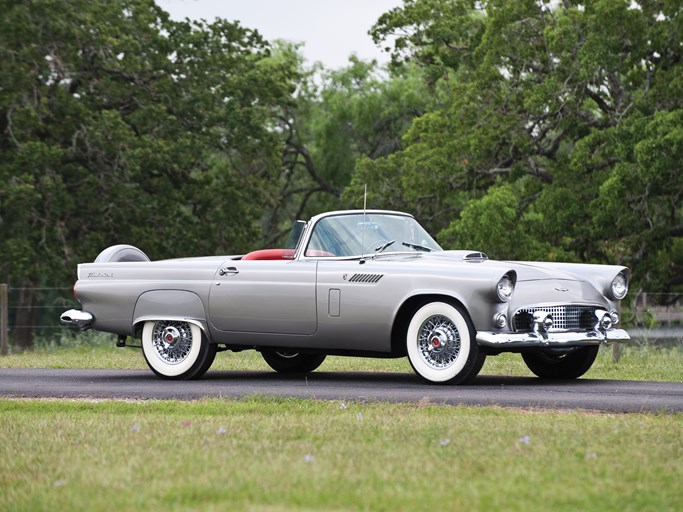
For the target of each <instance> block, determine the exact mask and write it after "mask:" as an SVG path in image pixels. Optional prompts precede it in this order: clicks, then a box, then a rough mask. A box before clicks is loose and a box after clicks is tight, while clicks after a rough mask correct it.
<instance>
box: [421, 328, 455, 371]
mask: <svg viewBox="0 0 683 512" xmlns="http://www.w3.org/2000/svg"><path fill="white" fill-rule="evenodd" d="M417 345H418V348H419V350H420V355H421V357H422V360H423V361H424V362H425V363H427V365H428V366H430V367H431V368H434V369H437V370H441V369H444V368H447V367H449V366H450V365H452V364H453V363H454V362H455V360H456V359H457V358H458V355H459V354H460V333H459V332H458V328H457V327H456V326H455V324H454V323H453V322H452V321H451V320H450V319H449V318H447V317H445V316H443V315H434V316H431V317H429V318H428V319H427V320H425V322H424V323H423V324H422V326H421V327H420V330H419V334H418V339H417Z"/></svg>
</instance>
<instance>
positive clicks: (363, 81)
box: [267, 48, 433, 243]
mask: <svg viewBox="0 0 683 512" xmlns="http://www.w3.org/2000/svg"><path fill="white" fill-rule="evenodd" d="M284 50H285V51H288V52H292V51H293V49H292V48H284ZM299 68H300V69H303V64H302V63H301V61H300V62H299ZM302 77H303V80H302V81H301V82H300V83H299V87H298V89H297V94H296V99H295V103H294V104H293V105H291V106H290V107H289V108H288V109H286V111H285V112H284V113H283V116H282V117H281V118H280V131H281V133H282V136H283V149H282V167H281V173H280V179H279V182H278V185H279V191H278V194H277V195H276V196H275V197H274V198H273V201H272V203H271V214H270V216H269V221H268V223H267V226H268V227H267V232H268V233H270V234H271V237H270V239H269V241H268V242H267V243H275V240H278V239H281V238H282V236H283V235H284V234H285V233H286V232H288V228H289V226H290V225H291V221H292V219H294V218H301V217H306V216H310V215H312V214H316V213H320V212H321V211H325V210H330V209H339V208H347V207H351V206H353V205H355V206H358V205H359V204H362V197H363V196H362V194H361V195H359V196H357V197H342V192H343V191H344V189H345V188H346V186H347V185H348V183H349V181H350V179H351V175H352V173H353V169H354V167H355V165H356V161H357V160H358V159H359V158H371V159H375V158H380V157H384V156H387V155H390V154H391V153H393V152H395V151H397V150H398V149H400V147H401V137H402V135H403V134H404V133H405V131H406V130H407V128H408V127H409V126H410V123H411V121H412V119H413V118H414V117H416V116H419V115H421V114H423V113H424V112H425V111H426V110H427V109H428V108H429V105H430V103H431V102H433V99H432V98H431V96H430V95H429V94H426V88H425V86H424V85H423V84H422V82H421V79H420V75H419V73H418V71H417V70H416V69H414V68H406V69H403V70H397V72H396V73H394V74H392V75H390V76H386V75H385V74H384V73H383V71H382V70H381V69H379V68H378V66H377V64H376V62H364V61H361V60H360V59H358V58H356V57H355V56H352V57H351V58H350V59H349V65H348V66H347V67H346V68H343V69H340V70H336V71H325V70H324V69H321V68H319V67H314V68H313V69H311V70H308V72H304V71H302Z"/></svg>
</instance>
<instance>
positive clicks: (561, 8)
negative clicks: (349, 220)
mask: <svg viewBox="0 0 683 512" xmlns="http://www.w3.org/2000/svg"><path fill="white" fill-rule="evenodd" d="M682 23H683V9H682V8H681V5H680V3H678V2H670V1H643V2H638V3H637V4H636V5H634V3H633V2H628V1H626V0H596V1H594V2H586V3H579V2H573V1H565V2H562V3H561V4H559V5H557V3H553V2H539V1H532V0H526V1H522V2H507V1H504V0H491V1H487V2H467V1H459V0H422V1H420V0H406V1H405V2H404V5H403V6H401V7H398V8H396V9H393V10H392V11H390V12H388V13H386V14H385V15H383V16H382V17H381V18H380V19H379V21H378V23H377V24H376V25H375V27H374V28H373V31H372V33H373V36H374V37H375V39H376V40H377V41H382V42H385V41H386V42H392V41H393V54H392V57H393V61H394V64H395V65H398V64H400V63H401V62H406V61H412V62H416V63H418V64H419V65H420V66H421V67H422V69H423V72H424V77H425V81H426V82H427V83H429V84H430V85H431V88H432V90H433V91H434V94H435V95H438V97H439V98H440V100H441V101H440V102H439V103H438V104H437V105H436V106H435V108H434V109H433V110H431V111H429V112H427V113H426V114H425V115H423V116H422V117H420V118H417V119H415V120H414V122H413V123H412V126H411V127H410V129H409V130H408V131H407V132H406V135H405V136H404V139H403V148H402V149H401V150H400V151H399V152H396V153H394V154H392V155H390V156H388V157H386V158H380V159H367V158H365V159H361V160H359V162H358V163H357V165H356V172H355V174H354V176H353V179H352V182H351V186H350V188H349V190H348V191H347V193H349V192H352V193H353V194H357V193H358V190H359V189H360V188H361V187H362V186H363V184H365V183H368V185H369V186H370V188H371V190H372V200H373V206H387V207H402V208H403V207H406V208H407V209H408V210H410V211H413V212H416V214H417V215H418V217H419V218H420V220H422V221H423V222H425V223H426V224H427V225H428V227H430V228H431V230H432V231H436V232H440V233H441V237H442V238H443V239H444V243H445V244H446V245H450V246H453V245H457V246H460V247H462V246H463V245H462V244H465V245H466V246H467V247H468V248H470V249H480V250H484V251H486V252H489V253H491V254H493V255H496V256H498V257H506V258H507V257H509V258H513V257H514V258H520V257H521V258H525V259H527V258H532V257H533V258H535V257H539V258H543V259H551V260H552V259H562V260H564V259H567V260H575V261H594V262H603V263H623V264H627V265H629V266H631V267H632V269H633V271H634V275H635V278H636V280H637V281H638V282H639V283H640V284H641V285H643V286H648V287H650V288H651V289H657V290H662V291H669V290H670V289H672V287H675V286H677V285H681V284H683V267H681V266H680V261H681V259H683V255H682V254H681V253H680V245H681V244H680V243H679V242H680V237H681V235H683V228H681V226H683V223H682V222H681V220H682V219H681V217H682V215H683V214H682V212H681V197H682V196H683V169H682V168H681V162H683V153H681V147H682V144H681V133H682V130H683V122H682V121H683V118H682V117H681V109H682V108H683V103H682V98H683V90H682V86H683V78H682V77H683V64H682V63H681V48H680V44H679V41H680V40H681V29H682V26H681V24H682ZM392 37H393V38H394V39H392Z"/></svg>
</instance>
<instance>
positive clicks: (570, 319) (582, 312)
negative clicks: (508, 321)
mask: <svg viewBox="0 0 683 512" xmlns="http://www.w3.org/2000/svg"><path fill="white" fill-rule="evenodd" d="M596 309H598V308H597V307H596V306H574V305H560V306H532V307H529V308H521V309H518V310H517V312H516V313H515V315H514V317H512V329H513V330H514V331H516V332H526V331H531V328H532V323H533V316H534V313H535V312H536V311H545V312H546V313H550V314H551V315H552V317H553V326H552V327H551V328H550V330H551V331H554V330H584V329H592V328H593V327H594V326H595V323H596V322H597V318H596V317H595V310H596Z"/></svg>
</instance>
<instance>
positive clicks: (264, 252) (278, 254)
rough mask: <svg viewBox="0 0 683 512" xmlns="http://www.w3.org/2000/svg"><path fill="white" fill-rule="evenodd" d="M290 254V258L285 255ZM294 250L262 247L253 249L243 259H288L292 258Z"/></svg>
mask: <svg viewBox="0 0 683 512" xmlns="http://www.w3.org/2000/svg"><path fill="white" fill-rule="evenodd" d="M286 255H287V256H289V258H287V257H285V256H286ZM292 256H294V251H292V250H291V249H289V250H287V249H261V250H259V251H252V252H250V253H248V254H245V255H244V257H242V259H243V260H288V259H292Z"/></svg>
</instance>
